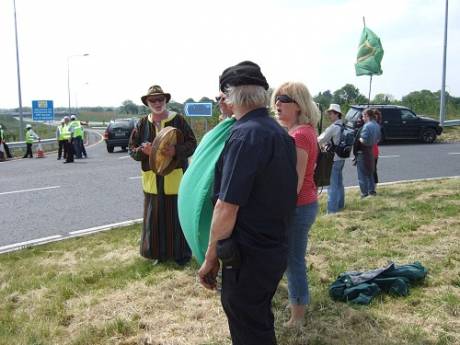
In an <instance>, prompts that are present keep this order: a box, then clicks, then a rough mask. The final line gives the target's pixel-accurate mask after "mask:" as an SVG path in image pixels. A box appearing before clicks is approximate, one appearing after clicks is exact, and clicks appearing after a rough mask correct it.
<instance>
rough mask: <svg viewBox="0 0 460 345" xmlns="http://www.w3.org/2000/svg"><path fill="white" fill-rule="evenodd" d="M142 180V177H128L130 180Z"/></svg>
mask: <svg viewBox="0 0 460 345" xmlns="http://www.w3.org/2000/svg"><path fill="white" fill-rule="evenodd" d="M140 178H142V176H133V177H128V180H137V179H140Z"/></svg>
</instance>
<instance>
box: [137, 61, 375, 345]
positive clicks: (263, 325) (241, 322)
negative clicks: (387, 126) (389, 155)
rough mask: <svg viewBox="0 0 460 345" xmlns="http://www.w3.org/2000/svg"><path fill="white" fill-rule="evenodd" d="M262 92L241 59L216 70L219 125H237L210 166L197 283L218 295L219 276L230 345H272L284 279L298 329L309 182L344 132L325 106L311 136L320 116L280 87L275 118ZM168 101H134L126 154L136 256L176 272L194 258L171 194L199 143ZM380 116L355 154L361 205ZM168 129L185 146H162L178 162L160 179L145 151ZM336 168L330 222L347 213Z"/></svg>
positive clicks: (290, 87) (304, 293)
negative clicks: (136, 200)
mask: <svg viewBox="0 0 460 345" xmlns="http://www.w3.org/2000/svg"><path fill="white" fill-rule="evenodd" d="M268 88H269V85H268V82H267V80H266V78H265V76H264V75H263V73H262V71H261V69H260V67H259V66H258V65H257V64H255V63H253V62H250V61H244V62H241V63H239V64H237V65H234V66H230V67H228V68H227V69H225V70H224V71H223V73H222V74H221V75H220V77H219V89H220V90H219V91H220V92H219V95H218V96H217V97H216V100H217V102H218V104H219V107H220V110H221V117H220V119H221V120H225V119H226V118H229V117H233V118H234V119H235V120H236V122H235V123H234V125H233V126H232V128H231V130H230V133H229V137H228V139H227V140H226V142H225V146H224V148H223V151H222V153H221V155H220V158H219V159H218V161H217V163H216V166H215V174H214V182H213V196H214V210H213V215H212V222H211V229H210V235H209V245H208V249H207V251H206V255H205V259H204V262H203V264H202V266H201V267H200V269H199V271H198V276H199V279H200V283H201V284H202V285H203V286H204V287H205V288H208V289H216V288H217V279H218V276H220V275H221V279H222V282H221V285H222V286H221V291H220V294H221V302H222V306H223V309H224V311H225V314H226V316H227V319H228V325H229V329H230V334H231V338H232V342H233V344H267V345H270V344H276V337H275V330H274V317H273V313H272V309H271V303H272V299H273V296H274V294H275V291H276V289H277V287H278V284H279V282H280V280H281V279H282V277H283V275H284V274H286V276H287V281H288V299H289V307H290V318H289V320H288V321H287V322H286V323H285V326H286V327H290V328H294V327H299V326H301V325H302V324H303V322H304V316H305V312H306V306H307V305H308V304H309V302H310V293H309V288H308V278H307V277H308V275H307V266H306V262H305V256H306V252H307V246H308V237H309V230H310V229H311V227H312V225H313V223H314V222H315V219H316V216H317V214H318V209H319V207H318V194H317V188H316V186H315V183H314V177H313V176H314V170H315V165H316V159H317V156H318V150H319V149H321V147H324V146H326V145H328V144H330V143H331V142H332V144H337V142H338V140H339V139H340V133H341V130H340V127H341V126H342V125H343V120H342V112H341V109H340V106H339V105H337V104H331V105H330V107H329V109H328V110H327V111H326V113H327V114H328V116H329V118H330V121H331V125H330V126H329V127H328V128H327V129H326V130H325V131H324V132H323V133H321V135H319V136H318V133H317V130H316V128H317V123H318V120H319V117H320V113H319V110H318V108H317V106H316V104H315V102H314V101H313V99H312V96H311V94H310V92H309V90H308V88H307V87H306V86H305V85H304V84H302V83H299V82H286V83H283V84H282V85H280V86H279V87H278V88H276V89H275V91H274V92H273V93H272V98H271V108H272V110H273V111H274V112H275V114H276V116H275V117H273V116H271V115H270V113H269V109H268V103H269V100H268ZM170 99H171V95H170V94H169V93H167V92H164V91H163V90H162V88H161V87H160V86H158V85H154V86H152V87H150V88H149V90H148V92H147V93H146V94H145V95H144V96H142V97H141V100H142V102H143V103H144V104H145V105H146V106H147V107H148V108H149V109H150V111H151V113H150V114H149V115H147V116H145V117H144V118H142V119H141V120H140V121H139V123H138V124H137V126H136V128H135V129H134V130H133V133H132V135H131V139H130V145H129V146H130V155H131V156H132V158H134V159H135V160H137V161H139V162H140V165H141V170H142V186H143V192H144V222H143V228H142V235H141V244H140V253H141V255H142V256H144V257H145V258H147V259H150V260H152V262H153V263H154V264H157V263H158V262H162V261H165V260H168V259H172V260H174V261H175V262H176V263H177V264H179V265H184V264H186V263H187V262H188V261H189V260H190V258H191V254H192V253H191V251H190V248H189V247H188V245H187V242H186V241H185V239H184V235H183V232H182V229H181V225H180V223H179V221H178V215H177V204H176V203H177V193H178V186H179V184H180V181H181V178H182V176H183V173H184V172H185V170H186V169H187V165H188V158H189V157H191V156H192V155H193V152H194V150H195V148H196V145H197V142H196V139H195V135H194V134H193V131H192V129H191V128H190V127H189V125H188V124H187V122H186V121H185V119H184V118H183V117H182V115H180V114H177V113H175V112H172V111H169V110H167V107H166V105H167V103H168V102H169V100H170ZM378 116H379V114H378V111H376V110H374V109H368V110H366V111H365V112H364V114H363V125H362V127H361V128H360V129H359V131H358V132H357V140H356V144H355V146H354V154H355V160H354V161H355V163H356V165H357V170H358V180H359V185H360V188H361V195H362V197H363V198H364V197H367V196H373V195H375V194H376V192H375V183H376V177H375V176H374V173H375V172H376V162H377V155H376V154H375V151H376V149H377V143H378V141H379V139H380V138H379V133H380V129H379V125H378V124H377V122H376V120H378ZM167 126H171V127H174V128H176V129H178V130H180V131H181V132H182V133H183V136H184V140H183V141H182V142H181V143H178V144H176V145H165V146H163V147H162V148H161V150H162V153H163V154H164V155H166V156H169V157H171V158H173V157H175V158H177V162H178V163H177V165H176V166H175V169H173V170H172V171H171V172H170V173H169V174H166V175H164V176H162V175H161V174H156V173H155V172H153V171H152V167H151V164H150V160H151V157H150V156H151V155H152V154H153V153H152V152H153V150H154V148H152V144H151V143H152V141H153V140H154V139H155V137H156V136H157V135H159V133H160V131H161V130H162V129H163V128H165V127H167ZM344 164H345V160H344V159H343V158H340V157H338V156H336V157H335V158H334V162H333V168H332V174H331V181H330V186H329V188H328V202H327V212H328V213H330V214H333V213H336V212H339V211H340V210H342V209H343V208H344V207H345V190H344V186H343V167H344ZM223 253H225V260H224V257H223V256H224V254H223ZM228 258H231V259H228ZM219 259H221V260H219ZM221 263H222V267H221Z"/></svg>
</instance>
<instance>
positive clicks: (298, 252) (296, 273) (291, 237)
mask: <svg viewBox="0 0 460 345" xmlns="http://www.w3.org/2000/svg"><path fill="white" fill-rule="evenodd" d="M317 213H318V202H317V201H315V202H312V203H311V204H307V205H302V206H297V208H296V209H295V211H294V216H293V217H292V222H291V225H290V227H289V229H288V266H287V270H286V275H287V278H288V292H289V302H290V303H291V304H296V305H306V304H308V303H309V302H310V294H309V291H308V279H307V266H306V263H305V254H306V252H307V245H308V232H309V231H310V228H311V226H312V225H313V223H314V222H315V219H316V215H317Z"/></svg>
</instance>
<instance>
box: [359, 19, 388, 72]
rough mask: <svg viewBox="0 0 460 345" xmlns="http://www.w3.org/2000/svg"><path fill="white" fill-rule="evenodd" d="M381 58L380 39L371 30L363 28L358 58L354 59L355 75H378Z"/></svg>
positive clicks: (380, 69)
mask: <svg viewBox="0 0 460 345" xmlns="http://www.w3.org/2000/svg"><path fill="white" fill-rule="evenodd" d="M382 58H383V48H382V43H381V42H380V38H379V37H378V36H377V35H376V34H374V33H373V32H372V30H370V29H368V28H367V27H364V29H363V32H362V34H361V40H360V41H359V48H358V56H357V59H356V64H355V70H356V75H357V76H360V75H373V74H376V75H380V74H382V68H381V67H380V63H381V62H382Z"/></svg>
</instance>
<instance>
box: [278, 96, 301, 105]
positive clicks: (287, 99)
mask: <svg viewBox="0 0 460 345" xmlns="http://www.w3.org/2000/svg"><path fill="white" fill-rule="evenodd" d="M278 101H280V102H281V103H296V101H294V100H293V99H292V98H291V97H289V96H288V95H278V96H276V97H275V102H278Z"/></svg>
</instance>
